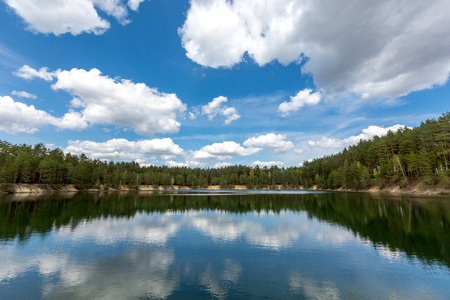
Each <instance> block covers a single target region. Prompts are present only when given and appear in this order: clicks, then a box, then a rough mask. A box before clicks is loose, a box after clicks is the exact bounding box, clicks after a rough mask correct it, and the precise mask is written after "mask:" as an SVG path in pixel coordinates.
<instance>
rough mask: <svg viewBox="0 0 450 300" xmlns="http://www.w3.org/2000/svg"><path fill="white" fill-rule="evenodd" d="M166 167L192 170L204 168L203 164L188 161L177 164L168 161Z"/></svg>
mask: <svg viewBox="0 0 450 300" xmlns="http://www.w3.org/2000/svg"><path fill="white" fill-rule="evenodd" d="M165 165H166V166H167V167H169V168H174V167H175V168H183V167H190V168H198V167H202V166H204V164H203V163H201V162H198V161H192V160H187V161H186V162H184V163H183V162H176V161H173V160H168V161H166V163H165Z"/></svg>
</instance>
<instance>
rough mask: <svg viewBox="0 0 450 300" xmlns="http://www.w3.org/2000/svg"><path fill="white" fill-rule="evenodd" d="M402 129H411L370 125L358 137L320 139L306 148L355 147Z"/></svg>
mask: <svg viewBox="0 0 450 300" xmlns="http://www.w3.org/2000/svg"><path fill="white" fill-rule="evenodd" d="M404 128H411V127H408V126H405V125H398V124H397V125H393V126H390V127H386V128H384V127H380V126H374V125H371V126H369V127H367V128H365V129H363V130H362V133H360V134H358V135H352V136H349V137H347V138H344V139H337V138H333V137H331V138H328V137H322V139H321V140H319V141H315V142H314V141H308V146H310V147H321V148H340V147H343V146H350V145H356V144H358V143H359V141H360V140H370V139H373V138H374V137H375V136H379V137H382V136H385V135H387V134H388V132H389V131H392V132H394V133H395V132H397V131H399V130H402V129H404Z"/></svg>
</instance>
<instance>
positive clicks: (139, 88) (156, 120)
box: [15, 66, 186, 136]
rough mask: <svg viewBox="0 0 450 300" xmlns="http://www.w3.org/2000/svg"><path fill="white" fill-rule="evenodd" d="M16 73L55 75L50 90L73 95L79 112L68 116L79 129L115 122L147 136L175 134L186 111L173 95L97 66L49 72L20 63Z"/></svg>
mask: <svg viewBox="0 0 450 300" xmlns="http://www.w3.org/2000/svg"><path fill="white" fill-rule="evenodd" d="M15 74H16V75H17V76H19V77H22V78H25V79H33V78H42V79H45V80H47V81H50V80H52V79H53V78H56V80H57V81H56V82H55V83H54V84H53V85H52V89H53V90H55V91H56V90H64V91H66V92H67V93H70V94H71V95H73V96H75V99H73V100H72V101H71V103H70V106H71V107H72V108H79V109H80V111H79V112H75V111H71V112H69V115H68V116H67V117H71V119H72V120H74V121H75V120H76V121H77V123H78V124H82V126H81V127H80V126H79V127H78V128H79V129H84V128H85V127H86V126H87V124H106V125H109V124H114V125H120V126H128V127H131V128H133V129H134V131H135V132H136V133H138V134H141V135H146V136H148V135H152V134H154V133H157V132H158V133H175V132H178V130H179V127H180V123H179V122H178V121H177V117H179V116H180V115H181V114H183V112H184V111H185V110H186V105H185V104H183V103H182V102H181V100H180V99H178V97H177V96H176V95H175V94H167V93H163V92H159V91H158V90H157V89H156V88H150V87H148V86H147V85H145V84H144V83H134V82H132V81H130V80H125V79H122V80H116V79H113V78H110V77H109V76H106V75H102V73H101V72H100V71H99V70H98V69H91V70H90V71H86V70H83V69H72V70H70V71H65V70H57V71H55V72H48V70H47V68H41V69H40V70H39V71H36V70H35V69H33V68H30V67H29V66H23V67H22V68H21V69H19V70H18V71H17V72H16V73H15ZM85 124H86V125H85ZM64 128H70V126H64Z"/></svg>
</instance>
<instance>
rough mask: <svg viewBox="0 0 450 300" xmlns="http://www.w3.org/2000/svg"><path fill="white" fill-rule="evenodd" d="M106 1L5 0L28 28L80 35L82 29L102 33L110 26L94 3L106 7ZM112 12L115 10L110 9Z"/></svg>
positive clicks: (59, 33) (37, 30)
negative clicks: (99, 13)
mask: <svg viewBox="0 0 450 300" xmlns="http://www.w3.org/2000/svg"><path fill="white" fill-rule="evenodd" d="M104 2H107V1H89V0H59V1H54V0H6V4H8V5H9V6H10V7H11V8H12V9H14V11H15V12H16V13H17V14H18V15H19V16H20V17H22V18H23V19H24V21H25V22H26V23H27V24H28V25H29V26H28V29H29V30H32V31H35V32H39V33H44V34H48V33H53V34H54V35H61V34H64V33H71V34H72V35H78V34H80V33H83V32H86V33H94V34H102V33H103V32H105V31H106V30H107V29H109V27H110V24H109V22H108V21H107V20H104V19H102V18H101V17H100V16H99V15H98V13H97V10H96V9H95V7H94V4H96V5H99V4H100V6H102V7H104V8H105V9H106V8H107V5H106V4H104V5H103V3H104ZM109 2H111V3H112V2H116V1H109ZM99 8H100V7H99ZM105 12H106V13H108V11H105ZM109 12H110V14H112V11H111V10H110V11H109Z"/></svg>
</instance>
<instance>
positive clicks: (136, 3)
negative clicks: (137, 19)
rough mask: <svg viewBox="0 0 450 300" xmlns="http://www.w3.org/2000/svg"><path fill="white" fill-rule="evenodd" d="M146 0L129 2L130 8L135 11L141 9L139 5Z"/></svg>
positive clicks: (131, 0)
mask: <svg viewBox="0 0 450 300" xmlns="http://www.w3.org/2000/svg"><path fill="white" fill-rule="evenodd" d="M144 1H145V0H128V4H127V5H128V7H129V8H130V9H132V10H134V11H137V10H138V9H139V5H140V4H141V3H142V2H144Z"/></svg>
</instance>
